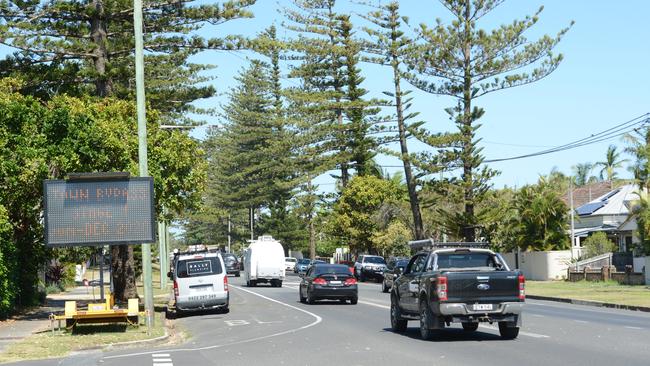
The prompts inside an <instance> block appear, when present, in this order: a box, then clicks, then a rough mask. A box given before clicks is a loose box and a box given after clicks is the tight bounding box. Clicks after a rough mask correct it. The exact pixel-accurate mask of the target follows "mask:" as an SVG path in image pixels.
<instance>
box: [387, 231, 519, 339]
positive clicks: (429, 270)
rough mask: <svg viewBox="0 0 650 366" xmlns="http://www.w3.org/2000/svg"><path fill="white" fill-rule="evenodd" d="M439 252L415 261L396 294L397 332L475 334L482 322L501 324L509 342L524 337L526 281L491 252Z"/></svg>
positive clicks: (423, 253) (400, 280)
mask: <svg viewBox="0 0 650 366" xmlns="http://www.w3.org/2000/svg"><path fill="white" fill-rule="evenodd" d="M456 244H458V245H456V246H452V247H451V248H449V247H433V248H431V249H429V250H425V251H421V252H419V253H418V254H416V255H415V256H413V257H412V258H411V259H410V261H409V263H408V265H407V266H406V268H405V269H404V273H402V274H401V275H400V276H399V277H398V278H397V279H396V280H395V283H394V285H393V288H392V290H391V307H390V308H391V309H390V320H391V326H392V328H393V330H394V331H396V332H403V331H405V330H406V326H407V322H408V321H409V320H419V321H420V335H421V337H422V338H423V339H431V338H432V337H433V335H434V331H436V330H441V329H444V328H445V325H447V326H449V325H450V324H451V323H462V326H463V329H464V330H465V331H468V332H472V331H475V330H476V329H477V328H478V325H479V323H480V322H489V323H490V324H492V323H498V324H499V333H500V334H501V337H502V338H504V339H514V338H516V337H517V336H518V335H519V327H520V326H521V313H522V309H523V306H524V300H525V294H524V288H525V279H524V276H523V275H522V274H521V272H519V271H511V270H509V268H508V265H507V264H506V262H505V261H504V260H503V258H502V257H501V256H500V255H498V254H496V253H494V252H492V251H491V250H488V249H482V248H477V247H473V246H471V245H463V244H464V243H456Z"/></svg>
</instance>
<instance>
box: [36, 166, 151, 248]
mask: <svg viewBox="0 0 650 366" xmlns="http://www.w3.org/2000/svg"><path fill="white" fill-rule="evenodd" d="M43 192H44V195H45V243H46V245H47V246H49V247H66V246H75V245H109V244H142V243H153V242H155V225H154V208H153V205H154V203H153V178H151V177H142V178H127V179H119V180H116V179H109V180H102V179H99V178H98V179H84V180H68V181H65V180H46V181H44V182H43Z"/></svg>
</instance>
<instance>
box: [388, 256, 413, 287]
mask: <svg viewBox="0 0 650 366" xmlns="http://www.w3.org/2000/svg"><path fill="white" fill-rule="evenodd" d="M408 263H409V259H408V258H402V257H398V258H392V259H390V260H389V261H388V264H387V265H386V271H385V272H384V280H383V281H382V283H381V291H382V292H389V291H390V289H391V288H392V287H393V282H394V281H395V278H397V277H399V275H400V274H401V273H402V272H404V268H406V265H407V264H408Z"/></svg>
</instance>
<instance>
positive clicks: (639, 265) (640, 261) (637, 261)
mask: <svg viewBox="0 0 650 366" xmlns="http://www.w3.org/2000/svg"><path fill="white" fill-rule="evenodd" d="M645 259H646V257H634V259H633V262H632V263H633V267H634V272H643V268H644V267H645Z"/></svg>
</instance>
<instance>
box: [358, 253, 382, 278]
mask: <svg viewBox="0 0 650 366" xmlns="http://www.w3.org/2000/svg"><path fill="white" fill-rule="evenodd" d="M385 270H386V261H385V260H384V258H383V257H380V256H378V255H361V256H359V258H357V261H356V262H355V263H354V275H355V276H356V277H357V279H358V280H359V281H360V282H363V281H365V280H366V279H368V278H374V279H376V280H379V281H383V280H384V271H385Z"/></svg>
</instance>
